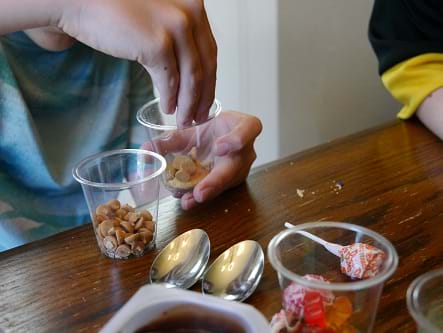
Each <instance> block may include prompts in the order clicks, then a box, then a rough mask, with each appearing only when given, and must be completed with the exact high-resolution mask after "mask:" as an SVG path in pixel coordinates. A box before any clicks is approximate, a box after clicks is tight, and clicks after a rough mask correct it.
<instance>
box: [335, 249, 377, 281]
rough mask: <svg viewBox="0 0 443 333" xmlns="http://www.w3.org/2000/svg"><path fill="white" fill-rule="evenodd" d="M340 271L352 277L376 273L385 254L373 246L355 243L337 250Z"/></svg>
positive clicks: (359, 277) (358, 277)
mask: <svg viewBox="0 0 443 333" xmlns="http://www.w3.org/2000/svg"><path fill="white" fill-rule="evenodd" d="M339 255H340V266H341V272H342V273H344V274H346V275H348V276H349V277H351V278H353V279H367V278H370V277H373V276H375V275H377V274H378V273H379V271H380V267H381V265H382V264H383V261H384V260H385V257H386V254H385V253H384V252H383V251H382V250H380V249H378V248H376V247H375V246H372V245H369V244H363V243H355V244H352V245H348V246H343V247H342V248H341V249H340V250H339Z"/></svg>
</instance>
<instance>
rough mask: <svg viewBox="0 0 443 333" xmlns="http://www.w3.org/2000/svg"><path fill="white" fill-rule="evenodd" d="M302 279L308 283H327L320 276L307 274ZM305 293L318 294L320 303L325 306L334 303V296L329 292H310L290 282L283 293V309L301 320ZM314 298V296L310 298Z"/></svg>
mask: <svg viewBox="0 0 443 333" xmlns="http://www.w3.org/2000/svg"><path fill="white" fill-rule="evenodd" d="M303 278H304V279H306V280H310V281H322V282H326V283H328V282H329V281H328V280H326V279H325V278H324V277H322V276H320V275H314V274H307V275H305V276H303ZM307 292H311V293H315V294H318V295H319V297H320V298H321V301H322V302H323V304H325V305H331V304H332V302H333V301H334V297H335V296H334V294H333V293H332V292H331V291H329V290H311V289H309V288H306V287H304V286H301V285H299V284H298V283H295V282H292V283H291V284H290V285H289V286H287V287H286V288H285V290H284V291H283V307H284V308H285V309H286V311H287V312H289V313H290V314H291V316H293V317H295V318H298V319H299V318H301V317H303V315H304V306H305V295H306V293H307ZM311 297H314V296H311Z"/></svg>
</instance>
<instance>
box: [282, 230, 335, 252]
mask: <svg viewBox="0 0 443 333" xmlns="http://www.w3.org/2000/svg"><path fill="white" fill-rule="evenodd" d="M285 227H286V228H288V229H290V228H293V227H295V226H294V225H293V224H291V223H289V222H285ZM296 233H297V234H300V235H303V236H305V237H307V238H309V239H311V240H313V241H314V242H316V243H318V244H320V245H323V247H324V248H325V249H326V250H328V251H329V252H331V253H332V254H334V255H336V256H337V257H339V256H340V254H339V251H340V249H341V248H342V247H343V246H341V245H339V244H335V243H330V242H327V241H325V240H324V239H322V238H320V237H318V236H315V235H313V234H311V233H309V232H307V231H303V230H297V231H296Z"/></svg>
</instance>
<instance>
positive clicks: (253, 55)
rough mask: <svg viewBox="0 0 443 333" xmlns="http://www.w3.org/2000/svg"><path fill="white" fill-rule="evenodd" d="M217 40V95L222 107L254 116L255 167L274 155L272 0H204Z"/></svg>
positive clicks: (274, 28)
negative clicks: (257, 130) (257, 129)
mask: <svg viewBox="0 0 443 333" xmlns="http://www.w3.org/2000/svg"><path fill="white" fill-rule="evenodd" d="M205 4H206V9H207V11H208V16H209V20H210V22H211V26H212V29H213V31H214V34H215V38H216V40H217V43H218V70H217V96H218V98H219V99H220V100H221V102H222V105H223V108H224V109H234V110H239V111H242V112H246V113H250V114H254V115H256V116H258V117H259V118H260V119H261V121H262V122H263V124H264V129H263V132H262V134H261V135H260V137H259V138H258V139H257V141H256V144H255V147H256V150H257V155H258V157H257V161H256V165H259V164H262V163H265V162H268V161H272V160H274V159H276V158H278V157H279V146H278V131H279V126H278V117H279V113H278V81H277V79H278V58H277V55H278V44H277V42H278V41H277V38H276V37H277V28H278V26H277V2H276V1H275V0H272V1H270V0H223V1H220V0H206V2H205Z"/></svg>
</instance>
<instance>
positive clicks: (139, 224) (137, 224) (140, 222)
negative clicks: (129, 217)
mask: <svg viewBox="0 0 443 333" xmlns="http://www.w3.org/2000/svg"><path fill="white" fill-rule="evenodd" d="M143 226H144V220H143V217H139V218H138V220H137V222H135V226H134V228H135V230H138V229H140V228H141V227H143Z"/></svg>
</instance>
